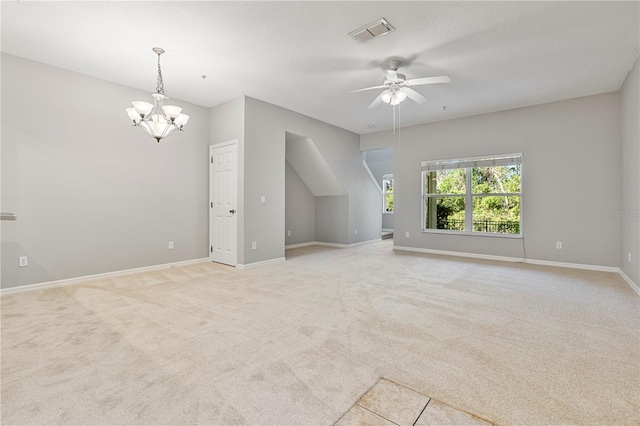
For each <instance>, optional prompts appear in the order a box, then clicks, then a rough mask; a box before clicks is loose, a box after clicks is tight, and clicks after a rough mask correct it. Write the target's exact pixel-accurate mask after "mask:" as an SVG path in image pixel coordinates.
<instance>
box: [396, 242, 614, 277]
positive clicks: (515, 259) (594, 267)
mask: <svg viewBox="0 0 640 426" xmlns="http://www.w3.org/2000/svg"><path fill="white" fill-rule="evenodd" d="M393 249H394V250H402V251H413V252H418V253H429V254H438V255H443V256H457V257H470V258H473V259H485V260H498V261H502V262H514V263H515V262H518V263H528V264H531V265H543V266H555V267H559V268H571V269H586V270H589V271H602V272H616V273H617V272H618V271H619V270H620V268H617V267H615V266H601V265H587V264H583V263H567V262H554V261H551V260H536V259H523V258H521V257H508V256H494V255H490V254H478V253H466V252H459V251H446V250H435V249H425V248H419V247H402V246H393Z"/></svg>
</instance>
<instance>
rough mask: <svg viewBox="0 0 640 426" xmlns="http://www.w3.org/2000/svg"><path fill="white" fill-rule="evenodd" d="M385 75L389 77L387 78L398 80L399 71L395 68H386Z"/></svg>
mask: <svg viewBox="0 0 640 426" xmlns="http://www.w3.org/2000/svg"><path fill="white" fill-rule="evenodd" d="M384 75H385V76H386V77H387V80H397V79H398V73H397V72H395V71H393V70H384Z"/></svg>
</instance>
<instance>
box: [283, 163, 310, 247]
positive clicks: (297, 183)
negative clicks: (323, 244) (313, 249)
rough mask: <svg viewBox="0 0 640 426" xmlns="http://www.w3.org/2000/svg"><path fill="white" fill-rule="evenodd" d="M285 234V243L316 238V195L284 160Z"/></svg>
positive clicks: (297, 242) (290, 243)
mask: <svg viewBox="0 0 640 426" xmlns="http://www.w3.org/2000/svg"><path fill="white" fill-rule="evenodd" d="M284 175H285V218H284V223H285V229H286V231H287V232H289V231H291V236H288V235H286V234H285V243H286V245H292V244H301V243H310V242H313V241H315V240H316V228H315V221H316V219H315V218H316V214H315V210H316V197H315V196H314V195H313V194H312V193H311V191H310V190H309V187H308V186H307V185H306V184H305V183H304V181H303V180H302V179H301V178H300V176H299V175H298V173H296V171H295V170H294V169H293V167H291V164H289V162H288V161H285V171H284Z"/></svg>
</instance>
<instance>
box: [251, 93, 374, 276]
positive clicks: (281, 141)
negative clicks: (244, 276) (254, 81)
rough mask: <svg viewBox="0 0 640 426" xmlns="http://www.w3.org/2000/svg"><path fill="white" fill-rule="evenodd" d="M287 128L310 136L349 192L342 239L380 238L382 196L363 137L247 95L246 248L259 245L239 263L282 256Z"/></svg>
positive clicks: (355, 240)
mask: <svg viewBox="0 0 640 426" xmlns="http://www.w3.org/2000/svg"><path fill="white" fill-rule="evenodd" d="M286 132H290V133H295V134H297V135H304V136H307V137H309V138H311V140H313V143H314V144H315V145H316V147H317V148H318V150H319V151H320V153H321V154H322V157H323V158H324V159H325V160H326V161H327V163H328V164H329V165H330V166H331V169H332V171H333V172H334V174H335V175H336V177H337V178H338V180H339V181H340V182H341V183H342V185H343V186H344V188H345V190H346V191H347V193H348V194H349V195H348V227H349V228H348V229H349V231H348V234H349V235H348V236H346V237H344V238H343V239H342V241H345V242H347V243H354V242H358V241H365V240H370V239H374V238H379V237H380V223H379V222H380V221H379V215H377V214H376V212H375V205H376V204H377V202H378V199H379V196H378V195H376V192H377V191H376V189H375V187H374V185H373V182H371V178H369V176H368V174H367V172H366V170H365V169H364V166H363V165H362V153H361V152H360V149H359V141H360V139H359V136H358V135H357V134H355V133H352V132H349V131H347V130H344V129H340V128H338V127H335V126H331V125H329V124H327V123H323V122H321V121H318V120H315V119H312V118H310V117H307V116H304V115H302V114H298V113H296V112H293V111H290V110H287V109H284V108H280V107H277V106H275V105H271V104H268V103H266V102H262V101H259V100H257V99H253V98H250V97H246V98H245V134H244V204H245V205H244V210H245V218H244V247H251V242H252V241H256V242H257V243H258V250H245V251H244V255H243V256H242V254H241V256H242V261H241V262H240V263H243V264H250V263H254V262H260V261H265V260H269V259H275V258H280V257H283V256H284V245H285V238H284V235H285V214H284V212H285V167H284V164H285V137H286ZM263 195H264V196H266V197H267V200H268V201H267V203H266V204H260V197H261V196H263ZM317 220H318V210H317V209H316V222H317ZM265 224H268V226H265ZM354 229H357V230H358V234H357V235H354V234H353V230H354ZM316 232H317V228H316Z"/></svg>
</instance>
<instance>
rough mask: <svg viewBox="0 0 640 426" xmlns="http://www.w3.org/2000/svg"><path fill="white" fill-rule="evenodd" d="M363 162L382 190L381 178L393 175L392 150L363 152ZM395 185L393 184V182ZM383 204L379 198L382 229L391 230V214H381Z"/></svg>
mask: <svg viewBox="0 0 640 426" xmlns="http://www.w3.org/2000/svg"><path fill="white" fill-rule="evenodd" d="M364 156H365V161H366V162H367V165H368V166H369V170H371V173H372V174H373V177H374V178H375V179H376V182H378V185H379V186H380V188H382V176H384V175H388V174H393V149H391V148H384V149H374V150H370V151H365V152H364ZM394 183H395V182H394ZM383 211H384V204H383V200H382V197H380V212H381V213H380V214H381V216H382V229H393V213H391V214H389V213H383Z"/></svg>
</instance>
